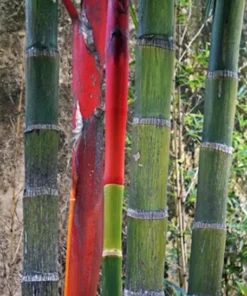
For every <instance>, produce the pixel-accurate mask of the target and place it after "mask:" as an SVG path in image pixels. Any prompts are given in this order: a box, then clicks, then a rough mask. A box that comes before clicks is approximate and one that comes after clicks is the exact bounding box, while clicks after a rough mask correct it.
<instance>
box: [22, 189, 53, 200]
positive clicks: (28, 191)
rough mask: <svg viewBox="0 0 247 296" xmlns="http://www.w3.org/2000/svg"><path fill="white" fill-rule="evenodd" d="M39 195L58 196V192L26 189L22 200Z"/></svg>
mask: <svg viewBox="0 0 247 296" xmlns="http://www.w3.org/2000/svg"><path fill="white" fill-rule="evenodd" d="M41 195H52V196H58V190H57V189H55V188H47V187H34V188H26V189H25V190H24V198H27V197H36V196H41Z"/></svg>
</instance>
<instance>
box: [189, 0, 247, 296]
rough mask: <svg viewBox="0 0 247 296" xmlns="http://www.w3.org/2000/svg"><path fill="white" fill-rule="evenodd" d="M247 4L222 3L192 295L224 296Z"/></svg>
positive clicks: (208, 98)
mask: <svg viewBox="0 0 247 296" xmlns="http://www.w3.org/2000/svg"><path fill="white" fill-rule="evenodd" d="M244 2H245V1H244V0H239V1H235V0H217V1H216V6H215V11H214V16H213V27H212V38H211V50H210V60H209V68H208V74H207V80H206V94H205V107H204V109H205V111H204V127H203V137H202V143H201V150H200V163H199V183H198V191H197V204H196V214H195V221H194V224H193V234H192V250H191V262H190V276H189V295H210V296H218V295H221V277H222V269H223V259H224V249H225V240H226V218H225V215H226V204H227V192H228V178H229V173H230V166H231V160H232V147H231V145H232V133H233V127H234V116H235V105H236V96H237V88H238V57H239V44H240V35H241V28H242V21H243V12H244Z"/></svg>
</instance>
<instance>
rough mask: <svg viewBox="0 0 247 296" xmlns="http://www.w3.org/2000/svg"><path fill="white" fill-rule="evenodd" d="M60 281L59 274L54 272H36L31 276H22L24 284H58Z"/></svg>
mask: <svg viewBox="0 0 247 296" xmlns="http://www.w3.org/2000/svg"><path fill="white" fill-rule="evenodd" d="M58 280H59V276H58V273H57V272H53V273H43V272H34V273H30V274H24V275H23V276H22V282H23V283H30V282H57V281H58Z"/></svg>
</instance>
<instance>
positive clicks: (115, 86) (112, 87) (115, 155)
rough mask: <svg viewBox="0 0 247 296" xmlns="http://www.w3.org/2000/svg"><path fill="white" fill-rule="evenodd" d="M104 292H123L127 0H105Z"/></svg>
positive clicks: (115, 294) (104, 293)
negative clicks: (122, 239)
mask: <svg viewBox="0 0 247 296" xmlns="http://www.w3.org/2000/svg"><path fill="white" fill-rule="evenodd" d="M106 32H107V33H106V34H107V37H106V39H107V41H106V115H105V121H106V131H105V137H106V144H105V146H106V148H105V149H106V156H105V175H104V250H103V295H104V296H111V295H114V296H118V295H119V296H120V295H121V293H122V270H121V269H122V268H121V267H122V250H121V226H122V201H123V190H124V154H125V130H126V121H127V96H128V1H126V0H123V1H119V0H110V1H108V14H107V31H106Z"/></svg>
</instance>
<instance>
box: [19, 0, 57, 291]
mask: <svg viewBox="0 0 247 296" xmlns="http://www.w3.org/2000/svg"><path fill="white" fill-rule="evenodd" d="M57 16H58V2H57V1H50V0H32V1H30V0H26V24H27V41H26V46H27V48H26V128H25V190H24V199H23V215H24V221H23V223H24V234H23V237H24V260H23V276H22V295H24V296H25V295H26V296H30V295H37V296H43V295H54V296H55V295H57V293H58V270H57V259H58V247H57V244H58V219H57V214H58V213H57V211H58V188H57V150H58V126H57V117H58V110H57V97H58V69H59V57H58V51H57Z"/></svg>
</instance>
